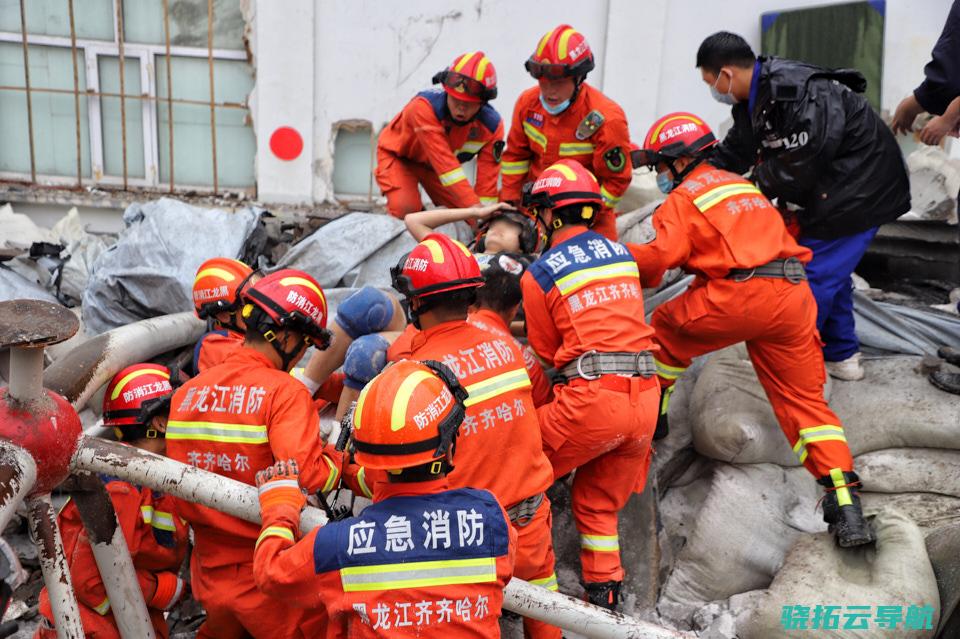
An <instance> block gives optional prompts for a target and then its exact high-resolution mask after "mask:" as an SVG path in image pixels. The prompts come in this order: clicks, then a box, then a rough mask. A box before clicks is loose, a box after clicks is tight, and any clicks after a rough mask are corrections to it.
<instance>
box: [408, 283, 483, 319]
mask: <svg viewBox="0 0 960 639" xmlns="http://www.w3.org/2000/svg"><path fill="white" fill-rule="evenodd" d="M476 301H477V289H476V288H458V289H454V290H452V291H447V292H445V293H436V294H434V295H425V296H424V297H421V298H420V308H419V309H418V310H417V312H418V313H426V312H427V311H431V310H433V309H437V308H439V309H443V310H444V311H446V312H448V313H451V314H454V315H456V314H463V315H466V314H467V310H468V309H469V308H470V306H472V305H473V304H474V303H476Z"/></svg>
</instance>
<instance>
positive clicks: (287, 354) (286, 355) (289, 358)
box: [267, 333, 300, 371]
mask: <svg viewBox="0 0 960 639" xmlns="http://www.w3.org/2000/svg"><path fill="white" fill-rule="evenodd" d="M267 341H268V342H269V343H270V346H272V347H273V350H275V351H276V352H277V355H279V356H280V362H281V365H282V367H283V369H282V370H284V371H288V370H290V365H291V364H293V362H294V358H295V357H296V356H297V353H298V352H299V351H300V346H299V343H298V346H297V347H296V348H294V349H293V350H292V351H285V350H283V347H282V346H281V345H280V338H279V337H278V336H276V333H274V338H273V339H272V340H267Z"/></svg>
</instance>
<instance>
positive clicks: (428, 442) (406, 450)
mask: <svg viewBox="0 0 960 639" xmlns="http://www.w3.org/2000/svg"><path fill="white" fill-rule="evenodd" d="M466 398H467V392H466V391H465V390H464V389H463V387H462V386H461V385H460V382H459V381H457V378H456V376H455V375H454V374H453V373H451V372H450V370H449V369H448V368H446V367H445V366H444V365H443V364H441V363H439V362H433V361H425V362H414V361H411V360H401V361H399V362H397V363H396V364H393V365H392V366H389V367H388V368H386V369H385V370H384V371H383V372H382V373H380V374H379V375H377V376H376V377H374V378H373V379H372V380H370V382H369V383H368V384H367V385H366V386H365V387H364V388H363V390H362V391H360V396H359V397H358V398H357V405H356V408H355V409H354V411H353V419H352V426H353V432H352V440H353V448H354V450H355V451H356V460H357V463H358V464H360V465H362V466H364V467H366V468H379V469H383V470H398V469H401V468H410V467H412V466H422V465H424V464H429V463H430V462H432V461H434V460H440V459H442V458H444V457H445V456H446V454H447V451H448V450H449V449H450V448H451V447H452V446H453V444H454V442H455V440H456V437H457V431H458V430H459V428H460V423H461V422H462V421H463V417H464V415H465V408H464V404H463V402H464V401H465V400H466ZM440 470H444V467H443V466H442V465H439V464H438V465H437V466H436V467H435V469H434V473H436V472H439V471H440Z"/></svg>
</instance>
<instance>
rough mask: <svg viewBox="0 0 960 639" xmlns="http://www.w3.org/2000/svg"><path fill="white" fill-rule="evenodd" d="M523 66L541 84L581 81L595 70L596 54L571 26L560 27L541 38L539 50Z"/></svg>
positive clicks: (563, 25)
mask: <svg viewBox="0 0 960 639" xmlns="http://www.w3.org/2000/svg"><path fill="white" fill-rule="evenodd" d="M523 66H524V68H525V69H526V70H527V73H529V74H530V75H532V76H533V77H534V78H536V79H538V80H539V79H540V78H547V79H549V80H559V79H560V78H565V77H573V78H579V79H582V78H584V77H586V75H587V74H588V73H590V72H591V71H592V70H593V66H594V63H593V51H591V50H590V45H589V44H587V39H586V38H584V37H583V34H582V33H580V32H579V31H577V30H576V29H574V28H573V27H571V26H570V25H569V24H561V25H560V26H559V27H557V28H555V29H551V30H550V31H548V32H547V33H546V34H545V35H544V36H543V37H542V38H540V43H539V44H538V45H537V50H536V51H534V52H533V55H531V56H530V58H529V59H528V60H527V61H526V63H524V65H523Z"/></svg>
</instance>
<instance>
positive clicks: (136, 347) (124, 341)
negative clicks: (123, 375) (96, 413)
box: [43, 313, 206, 411]
mask: <svg viewBox="0 0 960 639" xmlns="http://www.w3.org/2000/svg"><path fill="white" fill-rule="evenodd" d="M205 329H206V325H205V324H204V323H203V322H202V321H200V320H199V319H197V317H196V315H194V314H193V313H175V314H173V315H164V316H161V317H153V318H150V319H145V320H141V321H139V322H134V323H132V324H127V325H126V326H121V327H120V328H115V329H114V330H112V331H108V332H106V333H103V334H101V335H97V336H96V337H93V338H91V339H89V340H87V341H86V342H84V343H83V344H81V345H80V346H78V347H76V348H75V349H73V350H72V351H70V353H68V354H67V355H65V356H63V357H61V358H60V359H58V360H57V361H55V362H54V363H53V364H51V365H50V366H49V367H47V370H46V372H45V373H44V380H43V383H44V385H45V386H46V387H47V388H49V389H50V390H53V391H55V392H57V393H59V394H61V395H63V396H64V397H66V398H67V401H69V402H70V403H72V404H73V407H74V408H75V409H77V410H78V411H79V410H82V409H83V408H84V407H85V406H86V405H87V401H88V400H89V399H90V397H91V396H92V395H93V394H94V393H95V392H96V391H97V389H99V388H100V387H101V386H103V385H104V384H106V383H107V382H109V381H110V378H112V377H113V376H114V375H116V374H117V373H118V372H120V371H121V370H122V369H123V368H125V367H126V366H130V365H131V364H136V363H138V362H144V361H147V360H148V359H150V358H151V357H155V356H157V355H159V354H160V353H165V352H167V351H170V350H173V349H175V348H181V347H183V346H186V345H188V344H192V343H194V342H196V341H197V340H198V339H200V336H201V335H203V332H204V330H205Z"/></svg>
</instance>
